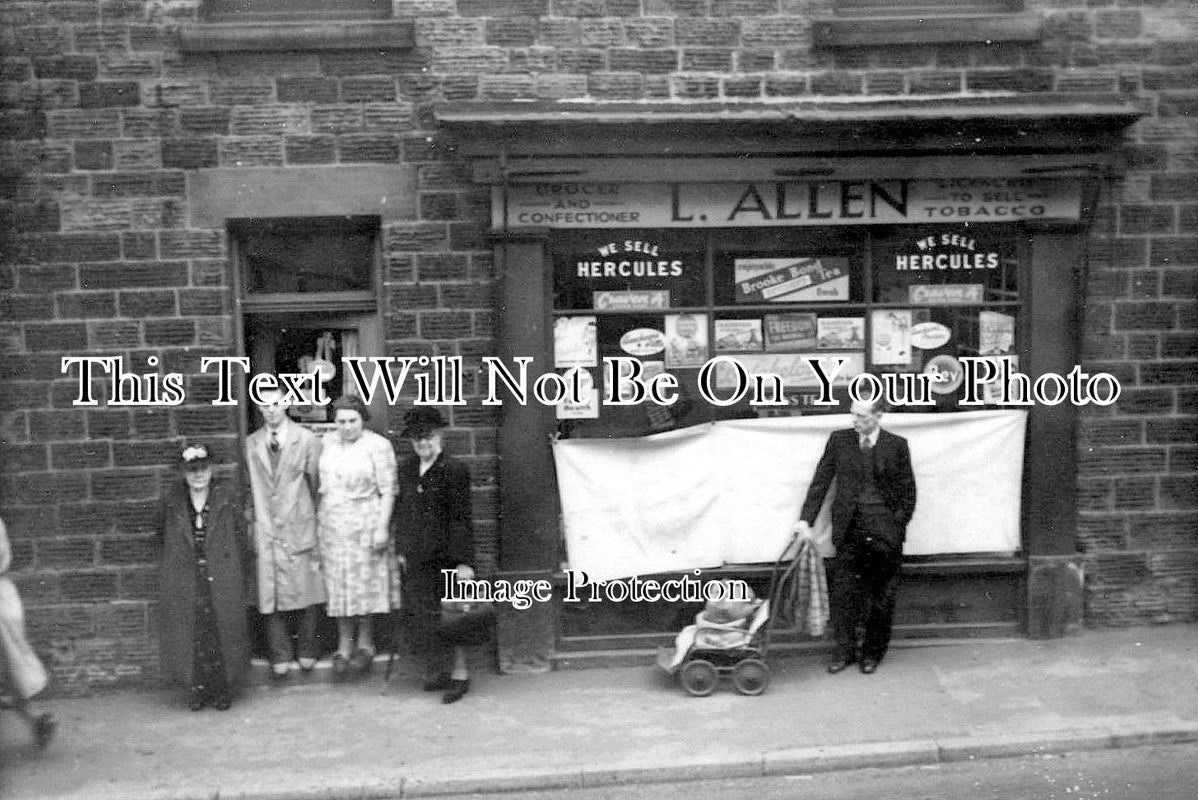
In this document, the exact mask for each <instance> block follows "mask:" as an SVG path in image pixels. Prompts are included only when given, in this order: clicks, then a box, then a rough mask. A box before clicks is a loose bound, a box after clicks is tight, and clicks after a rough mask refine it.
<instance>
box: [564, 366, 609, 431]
mask: <svg viewBox="0 0 1198 800" xmlns="http://www.w3.org/2000/svg"><path fill="white" fill-rule="evenodd" d="M575 374H577V376H578V387H579V392H578V394H579V396H580V398H581V400H582V402H580V403H571V402H569V401H564V402H561V403H558V404H557V406H556V408H557V418H558V419H599V391H598V389H597V388H596V387H595V377H594V376H593V375H592V374H591V371H590V370H589V369H583V368H582V367H572V368H570V369H568V370H566V374H565V377H566V378H567V379H570V378H571V377H572V376H573V375H575Z"/></svg>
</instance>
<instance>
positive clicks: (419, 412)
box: [399, 406, 449, 439]
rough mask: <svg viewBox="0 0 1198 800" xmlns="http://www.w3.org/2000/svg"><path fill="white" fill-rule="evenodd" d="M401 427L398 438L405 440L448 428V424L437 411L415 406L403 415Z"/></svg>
mask: <svg viewBox="0 0 1198 800" xmlns="http://www.w3.org/2000/svg"><path fill="white" fill-rule="evenodd" d="M403 426H404V427H403V430H402V431H401V432H400V434H399V435H400V436H402V437H404V438H405V439H419V438H421V437H423V436H428V435H429V434H430V433H433V432H435V431H439V430H441V429H442V428H447V427H449V423H448V422H446V421H445V417H443V416H441V412H440V411H438V410H437V409H435V408H429V407H427V406H417V407H416V408H413V409H412V410H411V411H408V412H407V413H406V414H404V415H403Z"/></svg>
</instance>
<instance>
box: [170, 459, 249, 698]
mask: <svg viewBox="0 0 1198 800" xmlns="http://www.w3.org/2000/svg"><path fill="white" fill-rule="evenodd" d="M180 468H181V470H182V472H183V479H182V480H180V481H178V482H177V483H175V484H174V485H172V486H171V487H170V488H169V490H167V491H166V492H165V494H164V496H163V499H162V505H161V508H160V516H159V525H158V530H159V534H160V535H161V537H162V562H161V565H160V571H159V588H160V591H161V594H162V598H161V602H160V605H159V612H160V619H159V628H158V637H159V646H160V653H161V666H162V675H163V678H164V679H165V680H167V681H168V682H171V683H176V684H182V685H184V686H186V687H187V688H188V690H189V692H190V695H189V697H190V704H189V705H190V708H191V710H192V711H199V710H200V709H202V708H204V707H205V706H209V705H210V706H212V707H213V708H215V709H217V710H219V711H224V710H225V709H227V708H228V707H229V705H230V703H231V702H232V700H233V696H234V695H235V694H236V692H237V689H238V688H239V687H240V685H241V683H242V680H243V678H244V676H245V673H246V669H247V668H248V666H249V653H250V649H249V637H248V634H247V630H246V612H245V609H246V596H247V588H248V587H249V586H250V585H251V584H250V583H249V582H247V580H246V576H247V574H248V573H247V569H248V568H249V566H250V563H251V560H250V559H251V556H250V551H249V542H248V539H247V537H246V532H245V517H244V515H243V513H242V508H241V504H240V503H239V502H238V498H237V496H236V493H235V492H234V491H232V490H231V489H230V488H229V487H227V486H225V485H224V484H221V483H214V482H213V480H212V463H211V460H210V459H209V455H208V450H207V449H206V448H205V447H203V446H202V445H193V446H191V447H188V448H186V449H184V450H183V453H182V456H181V457H180Z"/></svg>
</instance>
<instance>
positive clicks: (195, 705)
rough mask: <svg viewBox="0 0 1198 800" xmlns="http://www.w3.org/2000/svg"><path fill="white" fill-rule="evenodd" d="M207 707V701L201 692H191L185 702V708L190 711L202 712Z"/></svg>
mask: <svg viewBox="0 0 1198 800" xmlns="http://www.w3.org/2000/svg"><path fill="white" fill-rule="evenodd" d="M207 705H208V699H207V698H206V697H205V696H204V694H203V692H192V693H191V697H190V698H189V699H188V701H187V707H188V708H189V709H191V710H192V711H203V710H204V707H205V706H207Z"/></svg>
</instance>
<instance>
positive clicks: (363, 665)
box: [349, 647, 374, 675]
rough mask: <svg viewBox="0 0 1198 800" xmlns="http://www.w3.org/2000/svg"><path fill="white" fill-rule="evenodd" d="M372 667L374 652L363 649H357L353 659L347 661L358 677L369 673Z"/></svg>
mask: <svg viewBox="0 0 1198 800" xmlns="http://www.w3.org/2000/svg"><path fill="white" fill-rule="evenodd" d="M373 666H374V652H373V651H371V650H367V649H366V648H364V647H359V648H358V651H357V652H356V653H354V655H353V658H351V659H350V660H349V667H350V669H352V670H353V671H354V672H355V673H357V674H358V675H365V674H367V673H368V672H370V668H371V667H373Z"/></svg>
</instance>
